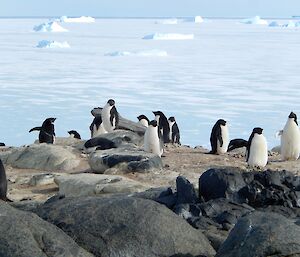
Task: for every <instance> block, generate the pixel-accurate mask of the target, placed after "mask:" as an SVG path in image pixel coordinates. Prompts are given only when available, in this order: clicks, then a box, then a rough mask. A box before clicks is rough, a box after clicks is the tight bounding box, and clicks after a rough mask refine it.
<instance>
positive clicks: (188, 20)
mask: <svg viewBox="0 0 300 257" xmlns="http://www.w3.org/2000/svg"><path fill="white" fill-rule="evenodd" d="M184 21H185V22H194V23H202V22H204V19H203V18H202V17H201V16H199V15H198V16H195V17H191V18H187V19H185V20H184Z"/></svg>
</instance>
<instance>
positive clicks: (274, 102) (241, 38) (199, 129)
mask: <svg viewBox="0 0 300 257" xmlns="http://www.w3.org/2000/svg"><path fill="white" fill-rule="evenodd" d="M157 21H158V20H157V19H96V22H95V23H90V24H80V23H76V24H72V23H61V24H60V25H61V26H62V27H63V28H65V29H67V30H68V32H60V33H54V32H44V33H43V32H35V31H33V27H34V26H36V25H39V24H41V23H43V22H47V19H0V39H1V40H0V93H1V101H0V113H1V119H0V120H1V122H0V142H5V143H6V144H7V145H15V146H19V145H23V144H30V143H32V142H33V141H34V140H35V139H36V138H37V137H38V133H36V132H33V133H28V130H29V129H30V128H32V127H35V126H39V125H41V123H42V121H43V120H44V119H45V118H47V117H56V118H57V120H56V134H57V136H67V135H68V134H67V131H68V130H71V129H75V130H77V131H78V132H79V133H80V134H81V135H82V137H83V138H85V139H87V138H89V135H90V133H89V125H90V123H91V121H92V119H93V117H92V116H91V114H90V110H91V109H92V108H93V107H97V106H100V107H102V106H103V105H104V104H105V103H106V101H107V100H108V99H109V98H113V99H115V101H116V105H117V109H118V111H119V112H120V114H121V115H122V116H123V117H126V118H128V119H131V120H137V119H136V117H137V116H138V115H140V114H145V115H147V116H148V117H150V118H153V115H152V111H156V110H161V111H163V112H164V113H165V114H166V116H167V117H169V116H175V118H176V119H177V123H178V125H179V127H180V129H181V136H182V143H183V144H188V145H191V146H196V145H203V146H206V147H208V146H209V136H210V132H211V128H212V126H213V124H214V123H215V122H216V120H217V119H219V118H223V119H226V120H227V121H228V122H229V124H230V137H231V138H237V137H239V138H240V137H241V138H245V139H248V137H249V135H250V133H251V131H252V129H253V128H254V127H256V126H260V127H262V128H264V133H265V135H266V137H267V140H268V143H269V148H271V147H272V146H275V145H277V144H279V142H280V141H279V139H276V138H275V133H276V131H278V130H279V129H282V128H283V126H284V124H285V122H286V119H287V116H288V114H289V113H290V111H294V112H296V113H297V114H298V115H299V116H300V102H299V98H300V72H299V67H300V50H299V49H300V48H299V47H300V28H282V27H275V28H274V27H268V26H265V25H248V24H242V23H239V20H222V19H215V20H214V19H207V20H206V21H205V22H204V23H200V24H195V23H192V22H181V21H180V22H178V23H177V24H168V22H157ZM155 33H162V34H167V33H173V34H184V35H191V34H193V39H192V38H190V39H187V40H178V39H177V40H176V38H174V40H151V39H148V40H146V39H143V37H145V36H147V35H148V36H149V35H151V34H155ZM188 38H189V37H188ZM42 40H50V41H57V42H67V43H68V44H69V45H70V48H37V47H36V46H37V45H38V43H39V42H40V41H42ZM124 53H125V54H124Z"/></svg>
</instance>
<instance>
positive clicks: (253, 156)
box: [246, 128, 268, 169]
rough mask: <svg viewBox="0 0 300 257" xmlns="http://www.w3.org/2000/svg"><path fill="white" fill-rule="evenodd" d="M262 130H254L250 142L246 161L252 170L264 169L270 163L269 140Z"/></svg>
mask: <svg viewBox="0 0 300 257" xmlns="http://www.w3.org/2000/svg"><path fill="white" fill-rule="evenodd" d="M262 132H263V129H262V128H254V129H253V131H252V133H251V135H250V138H249V140H248V145H247V152H246V161H247V163H248V165H249V166H250V167H251V168H257V167H258V168H260V169H262V168H264V167H265V166H266V165H267V162H268V146H267V140H266V138H265V137H264V135H263V133H262Z"/></svg>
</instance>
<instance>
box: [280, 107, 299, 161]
mask: <svg viewBox="0 0 300 257" xmlns="http://www.w3.org/2000/svg"><path fill="white" fill-rule="evenodd" d="M280 148H281V149H280V153H281V156H282V159H283V160H297V159H298V158H299V154H300V131H299V127H298V122H297V115H296V114H295V113H293V112H291V113H290V115H289V117H288V120H287V122H286V124H285V126H284V128H283V131H282V135H281V147H280Z"/></svg>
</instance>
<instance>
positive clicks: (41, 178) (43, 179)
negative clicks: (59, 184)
mask: <svg viewBox="0 0 300 257" xmlns="http://www.w3.org/2000/svg"><path fill="white" fill-rule="evenodd" d="M53 183H54V174H50V173H46V174H37V175H33V176H32V177H31V179H30V180H29V182H28V184H29V185H30V186H41V185H49V184H53Z"/></svg>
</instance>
